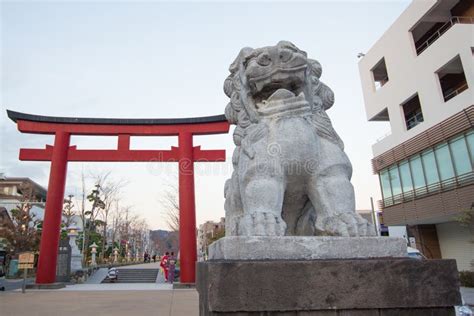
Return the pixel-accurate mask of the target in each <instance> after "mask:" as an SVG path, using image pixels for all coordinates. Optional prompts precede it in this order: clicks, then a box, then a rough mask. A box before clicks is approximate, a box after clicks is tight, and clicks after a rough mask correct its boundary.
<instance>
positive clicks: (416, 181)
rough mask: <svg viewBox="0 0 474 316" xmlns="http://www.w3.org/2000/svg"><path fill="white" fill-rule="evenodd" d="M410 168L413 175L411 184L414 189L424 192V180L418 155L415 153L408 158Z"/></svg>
mask: <svg viewBox="0 0 474 316" xmlns="http://www.w3.org/2000/svg"><path fill="white" fill-rule="evenodd" d="M410 169H411V174H412V177H413V185H414V187H415V190H416V191H417V192H420V193H425V192H426V181H425V174H424V172H423V164H422V163H421V156H420V155H416V156H415V157H412V158H410Z"/></svg>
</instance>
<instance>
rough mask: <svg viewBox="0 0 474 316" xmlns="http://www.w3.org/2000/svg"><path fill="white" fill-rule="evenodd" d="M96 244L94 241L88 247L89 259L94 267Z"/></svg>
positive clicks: (95, 263)
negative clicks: (90, 256)
mask: <svg viewBox="0 0 474 316" xmlns="http://www.w3.org/2000/svg"><path fill="white" fill-rule="evenodd" d="M97 247H98V246H97V245H96V243H95V242H94V243H93V244H92V245H90V246H89V248H92V250H91V254H92V259H91V266H93V267H95V266H96V265H97V262H96V261H95V255H96V253H97Z"/></svg>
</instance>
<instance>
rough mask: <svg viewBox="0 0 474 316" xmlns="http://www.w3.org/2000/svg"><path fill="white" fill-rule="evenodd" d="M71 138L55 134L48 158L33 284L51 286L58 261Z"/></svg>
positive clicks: (64, 134) (67, 135)
mask: <svg viewBox="0 0 474 316" xmlns="http://www.w3.org/2000/svg"><path fill="white" fill-rule="evenodd" d="M70 138H71V136H70V135H69V134H68V133H65V132H57V133H56V135H55V137H54V147H53V153H52V157H51V169H50V173H49V183H48V193H47V196H46V207H45V211H44V221H43V232H42V236H41V244H40V254H41V256H39V261H38V272H37V274H36V283H38V284H45V283H54V281H55V279H56V264H57V260H58V246H59V235H60V233H61V229H60V227H61V218H62V210H63V201H64V190H65V188H66V172H67V153H68V150H69V140H70ZM58 227H59V229H58Z"/></svg>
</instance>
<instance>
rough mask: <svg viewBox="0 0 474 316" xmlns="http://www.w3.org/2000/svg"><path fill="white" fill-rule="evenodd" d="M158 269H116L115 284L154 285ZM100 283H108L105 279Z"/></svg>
mask: <svg viewBox="0 0 474 316" xmlns="http://www.w3.org/2000/svg"><path fill="white" fill-rule="evenodd" d="M158 272H159V270H158V269H118V280H117V281H115V282H116V283H155V282H156V277H157V276H158ZM102 283H110V280H109V279H108V278H105V279H104V281H103V282H102Z"/></svg>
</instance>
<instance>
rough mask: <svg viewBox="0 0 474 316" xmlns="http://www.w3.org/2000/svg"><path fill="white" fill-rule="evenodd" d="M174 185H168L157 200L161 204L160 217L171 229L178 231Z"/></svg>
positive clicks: (176, 194)
mask: <svg viewBox="0 0 474 316" xmlns="http://www.w3.org/2000/svg"><path fill="white" fill-rule="evenodd" d="M178 196H179V195H178V188H177V186H176V185H168V186H167V188H166V189H165V191H164V193H163V196H162V197H161V198H160V199H159V202H160V203H161V204H162V205H163V208H164V209H163V211H162V214H161V215H162V217H163V219H164V220H165V222H166V225H167V226H168V228H169V229H170V230H171V231H174V232H177V231H179V201H178Z"/></svg>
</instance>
